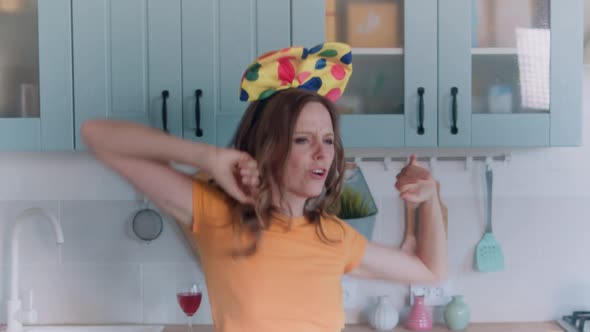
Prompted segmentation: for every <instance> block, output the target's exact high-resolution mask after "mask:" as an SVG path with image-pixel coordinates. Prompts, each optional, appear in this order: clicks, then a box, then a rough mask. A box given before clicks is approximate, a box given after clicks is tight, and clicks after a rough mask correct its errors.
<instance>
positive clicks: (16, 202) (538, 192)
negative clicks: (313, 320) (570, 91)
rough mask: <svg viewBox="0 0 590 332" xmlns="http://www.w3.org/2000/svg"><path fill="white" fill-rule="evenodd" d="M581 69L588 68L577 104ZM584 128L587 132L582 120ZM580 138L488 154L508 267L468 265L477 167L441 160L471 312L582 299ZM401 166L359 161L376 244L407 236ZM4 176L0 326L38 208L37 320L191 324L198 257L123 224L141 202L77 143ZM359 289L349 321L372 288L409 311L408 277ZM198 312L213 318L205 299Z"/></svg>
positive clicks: (526, 313) (24, 159)
mask: <svg viewBox="0 0 590 332" xmlns="http://www.w3.org/2000/svg"><path fill="white" fill-rule="evenodd" d="M589 79H590V69H586V84H585V91H584V109H585V110H586V109H587V108H588V106H589V105H590V85H588V82H590V81H589ZM584 132H585V133H588V132H590V119H589V117H587V116H584ZM584 136H585V138H584V146H583V147H580V148H552V149H534V150H518V151H514V152H513V153H512V160H511V161H510V162H509V163H508V164H503V163H501V162H498V163H495V164H494V166H495V167H494V169H495V177H494V189H495V190H494V232H495V235H496V238H497V239H498V240H499V242H500V244H501V245H502V248H503V249H504V254H505V257H506V269H505V271H504V272H497V273H489V274H484V273H479V272H475V271H473V269H472V268H471V266H472V261H473V260H472V257H473V252H474V247H475V245H476V243H477V241H479V239H480V237H481V234H482V232H483V230H484V217H483V201H482V197H483V187H482V184H483V181H482V180H483V177H482V166H483V165H482V163H479V162H476V163H474V165H473V167H472V168H471V169H470V170H465V168H464V163H462V162H459V161H457V162H455V161H444V162H439V163H438V166H437V168H436V170H435V175H436V177H437V178H438V179H439V180H440V181H441V185H442V196H443V199H444V201H445V203H446V204H447V206H448V208H449V256H450V263H451V279H450V282H449V285H448V286H449V287H450V288H451V289H453V290H454V291H455V292H457V293H461V294H464V295H465V300H466V301H467V303H468V304H469V305H470V307H471V312H472V321H544V320H552V319H555V318H557V317H559V316H560V315H562V314H564V313H566V312H569V311H571V310H573V309H580V308H584V309H589V308H590V278H589V277H588V276H590V264H588V259H587V253H589V252H590V241H588V238H587V236H588V235H587V234H590V219H589V218H590V176H589V175H588V170H589V169H590V138H589V136H590V135H584ZM459 152H461V151H459ZM463 152H464V153H467V152H468V151H463ZM469 152H472V151H469ZM402 166H403V165H402V164H401V163H398V164H394V165H393V167H392V169H390V170H389V171H386V170H385V168H384V167H383V163H380V162H363V163H362V168H363V171H364V173H365V176H366V178H367V181H368V182H369V185H370V187H371V190H372V192H373V194H374V196H376V197H377V199H378V201H379V208H380V213H379V217H378V221H377V224H376V229H375V232H374V234H375V235H374V240H375V241H376V242H380V243H387V244H392V245H399V244H400V242H401V239H402V232H403V205H402V203H401V201H400V200H399V199H398V198H397V194H396V193H395V192H394V189H393V183H394V179H395V174H396V173H397V171H398V170H399V169H400V168H401V167H402ZM0 183H2V185H1V186H0V240H1V241H2V245H0V271H1V274H0V276H1V278H0V284H1V285H2V286H3V287H1V288H0V299H2V302H1V305H0V322H1V321H4V320H5V300H6V298H7V283H8V280H7V279H8V277H7V276H8V269H7V266H6V265H7V263H8V249H9V247H8V243H9V241H8V239H9V229H10V225H11V223H12V221H13V218H14V217H15V216H16V215H17V214H18V212H19V211H21V210H22V209H25V208H27V207H30V206H33V205H37V206H41V207H43V208H46V209H48V210H50V211H52V212H54V213H55V214H56V215H58V216H59V218H60V220H61V225H62V227H63V230H64V236H65V243H64V244H63V245H62V246H61V247H60V248H58V247H57V246H56V245H55V241H54V239H53V235H52V232H51V229H50V227H49V226H48V225H46V224H44V223H42V222H40V221H37V222H32V223H29V224H27V225H24V227H23V229H22V232H21V236H20V243H21V248H22V260H21V261H22V262H23V266H22V269H21V278H20V279H21V286H22V287H23V288H33V289H34V291H35V307H36V308H37V309H38V311H39V319H40V322H42V323H63V322H65V323H78V322H79V323H113V322H145V323H184V322H185V317H184V316H183V315H182V314H181V312H180V310H179V309H178V307H177V304H176V302H175V296H174V290H175V287H176V283H177V282H180V281H182V280H187V279H190V278H193V276H197V278H200V279H202V275H201V273H200V272H199V269H198V265H197V264H196V262H195V260H194V259H193V256H192V254H191V252H190V250H189V249H188V247H187V246H186V245H185V243H184V240H183V238H182V235H181V234H180V233H179V232H178V230H177V228H176V227H175V226H174V225H173V224H172V223H166V224H165V229H164V233H163V234H162V236H161V237H160V238H159V239H157V240H156V241H154V242H152V243H150V244H144V243H141V242H140V241H138V240H137V239H135V238H134V237H133V235H132V233H131V232H130V230H129V222H130V218H131V216H132V215H133V213H134V212H135V211H136V210H137V209H138V208H139V207H140V204H139V203H138V202H137V199H136V196H135V193H134V191H133V190H132V189H131V188H130V187H129V186H127V185H126V184H125V183H123V182H122V181H121V180H120V179H119V178H118V177H116V176H114V175H113V174H111V173H110V172H109V171H107V170H106V169H104V168H103V167H102V166H100V165H98V164H97V163H95V162H94V161H93V160H92V159H91V158H90V157H89V156H88V155H86V154H85V153H76V154H73V153H64V154H0ZM384 264H386V262H384ZM357 286H358V295H359V296H358V299H359V306H358V308H357V309H355V310H349V312H348V313H349V315H348V321H349V322H356V321H359V320H363V317H362V315H361V314H360V312H361V311H362V310H363V309H364V308H366V307H367V304H368V303H371V302H372V301H373V300H374V296H376V295H379V294H390V295H392V296H393V297H394V300H395V302H396V305H397V306H398V308H399V309H400V310H402V311H404V306H405V305H406V297H407V294H408V287H407V286H404V285H397V284H386V283H381V282H367V281H362V282H359V283H358V284H357ZM195 321H196V322H202V323H209V322H210V321H211V320H210V310H209V308H208V306H207V305H204V306H203V307H202V309H200V310H199V312H198V313H197V315H196V319H195Z"/></svg>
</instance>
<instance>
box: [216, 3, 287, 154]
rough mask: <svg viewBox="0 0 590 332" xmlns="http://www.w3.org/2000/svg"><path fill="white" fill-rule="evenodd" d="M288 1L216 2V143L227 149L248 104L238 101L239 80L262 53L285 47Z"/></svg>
mask: <svg viewBox="0 0 590 332" xmlns="http://www.w3.org/2000/svg"><path fill="white" fill-rule="evenodd" d="M290 22H291V10H290V1H289V0H248V1H244V0H220V1H219V27H220V31H219V80H220V81H219V88H220V92H219V96H220V102H219V105H220V106H219V109H218V111H217V112H218V115H217V117H216V121H217V122H216V134H215V135H216V137H217V139H216V144H217V145H220V146H226V145H227V144H228V143H229V139H230V138H231V137H232V135H233V133H234V131H235V129H236V128H237V124H238V122H239V118H240V117H241V115H242V114H243V113H244V110H245V109H246V108H247V106H248V104H247V103H245V102H242V101H240V99H239V96H240V94H239V93H240V81H241V79H242V75H243V73H244V71H245V70H246V68H247V67H248V65H250V63H252V62H253V61H254V59H255V58H256V57H258V56H260V55H261V54H262V53H264V52H266V51H269V50H274V49H280V48H283V47H288V46H289V45H290V44H291V38H290V34H289V31H290Z"/></svg>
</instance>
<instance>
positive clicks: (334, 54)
mask: <svg viewBox="0 0 590 332" xmlns="http://www.w3.org/2000/svg"><path fill="white" fill-rule="evenodd" d="M351 74H352V53H351V50H350V46H348V45H347V44H343V43H335V42H330V43H324V44H320V45H317V46H315V47H312V48H311V49H309V50H308V49H306V48H304V47H289V48H284V49H282V50H278V51H271V52H267V53H265V54H263V55H261V56H260V57H258V59H256V61H254V63H252V64H251V65H250V66H249V67H248V69H247V70H246V72H245V73H244V76H243V77H242V83H241V93H240V100H242V101H254V100H263V99H266V98H268V97H270V96H272V95H273V94H274V93H275V92H277V91H281V90H285V89H289V88H299V89H306V90H310V91H314V92H317V93H318V94H320V95H322V96H325V97H326V98H328V99H330V100H331V101H336V100H337V99H338V98H340V96H341V95H342V93H343V92H344V88H345V87H346V84H347V83H348V79H349V78H350V75H351Z"/></svg>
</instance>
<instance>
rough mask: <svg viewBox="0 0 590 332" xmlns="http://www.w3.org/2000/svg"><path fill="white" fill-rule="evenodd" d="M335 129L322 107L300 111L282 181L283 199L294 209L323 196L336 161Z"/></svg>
mask: <svg viewBox="0 0 590 332" xmlns="http://www.w3.org/2000/svg"><path fill="white" fill-rule="evenodd" d="M333 128H334V127H333V125H332V119H331V117H330V113H329V112H328V110H327V109H326V107H325V106H324V105H322V104H321V103H319V102H310V103H307V104H306V105H305V106H304V107H303V109H302V110H301V112H300V114H299V117H298V118H297V121H296V123H295V128H294V131H293V137H292V138H291V140H292V141H291V151H290V152H289V155H288V156H287V164H286V165H285V172H284V179H283V188H284V193H285V197H284V198H285V199H286V200H287V201H288V202H291V207H292V208H298V205H299V204H301V207H303V204H304V203H305V200H306V199H308V198H310V197H315V196H319V195H320V194H321V193H322V190H323V188H324V183H325V182H326V177H327V175H328V171H329V170H330V167H331V166H332V161H333V160H334V129H333ZM295 202H297V205H295V206H293V203H295ZM293 212H295V211H293Z"/></svg>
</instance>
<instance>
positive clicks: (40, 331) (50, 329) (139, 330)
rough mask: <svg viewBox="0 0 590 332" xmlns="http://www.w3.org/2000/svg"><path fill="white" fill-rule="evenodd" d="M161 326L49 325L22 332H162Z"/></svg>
mask: <svg viewBox="0 0 590 332" xmlns="http://www.w3.org/2000/svg"><path fill="white" fill-rule="evenodd" d="M163 329H164V326H161V325H51V326H49V325H48V326H27V327H25V328H24V329H23V332H162V330H163Z"/></svg>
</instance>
